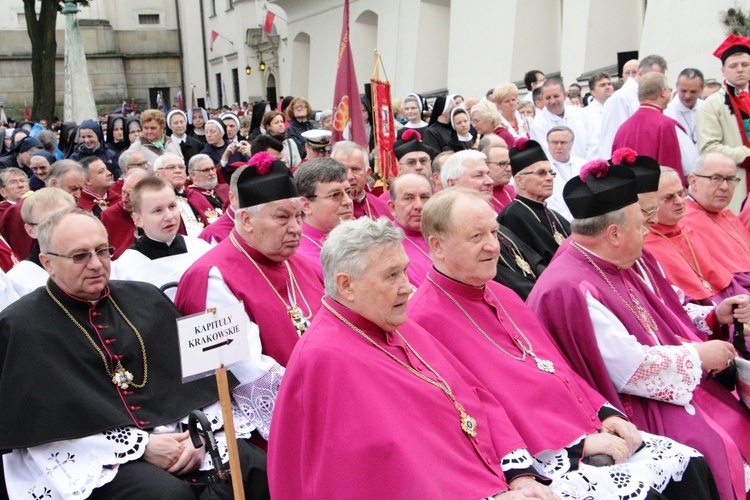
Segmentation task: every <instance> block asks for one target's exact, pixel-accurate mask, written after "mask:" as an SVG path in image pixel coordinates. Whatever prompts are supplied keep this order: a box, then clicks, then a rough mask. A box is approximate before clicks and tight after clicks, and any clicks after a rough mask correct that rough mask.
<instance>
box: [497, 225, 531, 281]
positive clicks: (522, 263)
mask: <svg viewBox="0 0 750 500" xmlns="http://www.w3.org/2000/svg"><path fill="white" fill-rule="evenodd" d="M497 234H498V237H499V239H500V242H501V243H505V244H506V245H507V247H508V249H509V250H510V253H511V254H512V255H513V259H514V260H515V261H516V265H517V266H518V267H519V268H521V271H522V272H523V275H524V276H527V275H531V276H532V277H533V278H534V279H535V280H536V275H535V274H534V272H533V271H532V270H531V265H529V263H528V262H527V261H526V259H524V258H523V255H521V250H520V249H519V248H518V245H516V242H515V241H513V240H512V239H511V238H509V237H508V235H507V234H505V233H503V232H502V231H501V230H499V229H498V231H497ZM500 258H501V259H502V260H503V263H504V264H505V265H506V266H507V267H508V268H509V269H510V270H513V268H512V267H511V266H510V265H509V264H508V263H507V262H505V259H504V258H503V254H502V252H500Z"/></svg>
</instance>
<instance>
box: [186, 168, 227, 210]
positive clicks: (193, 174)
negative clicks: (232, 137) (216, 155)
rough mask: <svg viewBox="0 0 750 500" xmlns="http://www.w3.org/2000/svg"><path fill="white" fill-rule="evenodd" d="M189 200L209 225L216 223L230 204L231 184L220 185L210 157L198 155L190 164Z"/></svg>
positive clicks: (187, 189) (187, 188)
mask: <svg viewBox="0 0 750 500" xmlns="http://www.w3.org/2000/svg"><path fill="white" fill-rule="evenodd" d="M188 177H190V180H191V181H192V184H191V185H189V186H187V187H186V188H185V189H186V191H187V198H188V200H189V201H190V204H191V205H192V206H193V207H195V209H196V210H197V211H198V213H199V215H201V219H203V220H204V222H205V223H207V224H213V223H214V222H216V219H218V218H219V217H220V216H221V214H223V213H224V210H226V207H227V205H228V204H229V184H226V183H222V184H219V177H218V175H217V173H216V165H214V162H213V160H212V159H211V157H210V156H208V155H205V154H197V155H194V156H193V157H192V158H190V161H189V162H188Z"/></svg>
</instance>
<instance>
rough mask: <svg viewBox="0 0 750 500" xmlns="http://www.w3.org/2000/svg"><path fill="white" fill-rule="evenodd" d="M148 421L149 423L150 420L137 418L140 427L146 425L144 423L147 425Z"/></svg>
mask: <svg viewBox="0 0 750 500" xmlns="http://www.w3.org/2000/svg"><path fill="white" fill-rule="evenodd" d="M150 423H151V421H150V420H139V421H138V425H140V426H141V427H143V426H146V425H148V424H150Z"/></svg>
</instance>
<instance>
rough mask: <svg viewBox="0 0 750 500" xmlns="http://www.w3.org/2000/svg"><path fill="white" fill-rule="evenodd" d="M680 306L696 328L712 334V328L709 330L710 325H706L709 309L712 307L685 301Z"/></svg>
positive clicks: (711, 309)
mask: <svg viewBox="0 0 750 500" xmlns="http://www.w3.org/2000/svg"><path fill="white" fill-rule="evenodd" d="M682 307H683V309H685V312H686V313H687V314H688V316H690V320H691V321H692V322H693V325H695V327H696V328H697V329H698V330H700V331H702V332H706V333H707V334H708V335H713V330H711V327H710V326H708V322H707V321H706V319H707V318H708V316H709V315H710V314H711V311H713V310H714V308H713V307H711V306H702V305H700V304H693V303H692V302H687V303H685V304H683V306H682Z"/></svg>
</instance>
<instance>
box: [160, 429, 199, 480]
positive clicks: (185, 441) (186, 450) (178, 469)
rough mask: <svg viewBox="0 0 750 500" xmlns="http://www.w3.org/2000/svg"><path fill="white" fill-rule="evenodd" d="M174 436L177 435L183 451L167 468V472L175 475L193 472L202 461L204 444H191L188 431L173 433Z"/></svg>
mask: <svg viewBox="0 0 750 500" xmlns="http://www.w3.org/2000/svg"><path fill="white" fill-rule="evenodd" d="M175 437H177V439H178V441H180V443H181V444H182V445H183V451H182V454H181V455H180V457H179V458H178V459H177V462H175V464H174V465H172V467H170V468H169V469H167V472H169V473H170V474H174V475H175V476H182V475H184V474H189V473H191V472H193V471H194V470H196V469H197V468H198V467H200V466H201V464H202V463H203V457H204V456H205V454H206V446H205V445H204V446H201V447H200V448H196V447H195V446H193V442H192V441H191V439H190V432H189V431H185V432H183V433H181V434H175Z"/></svg>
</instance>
